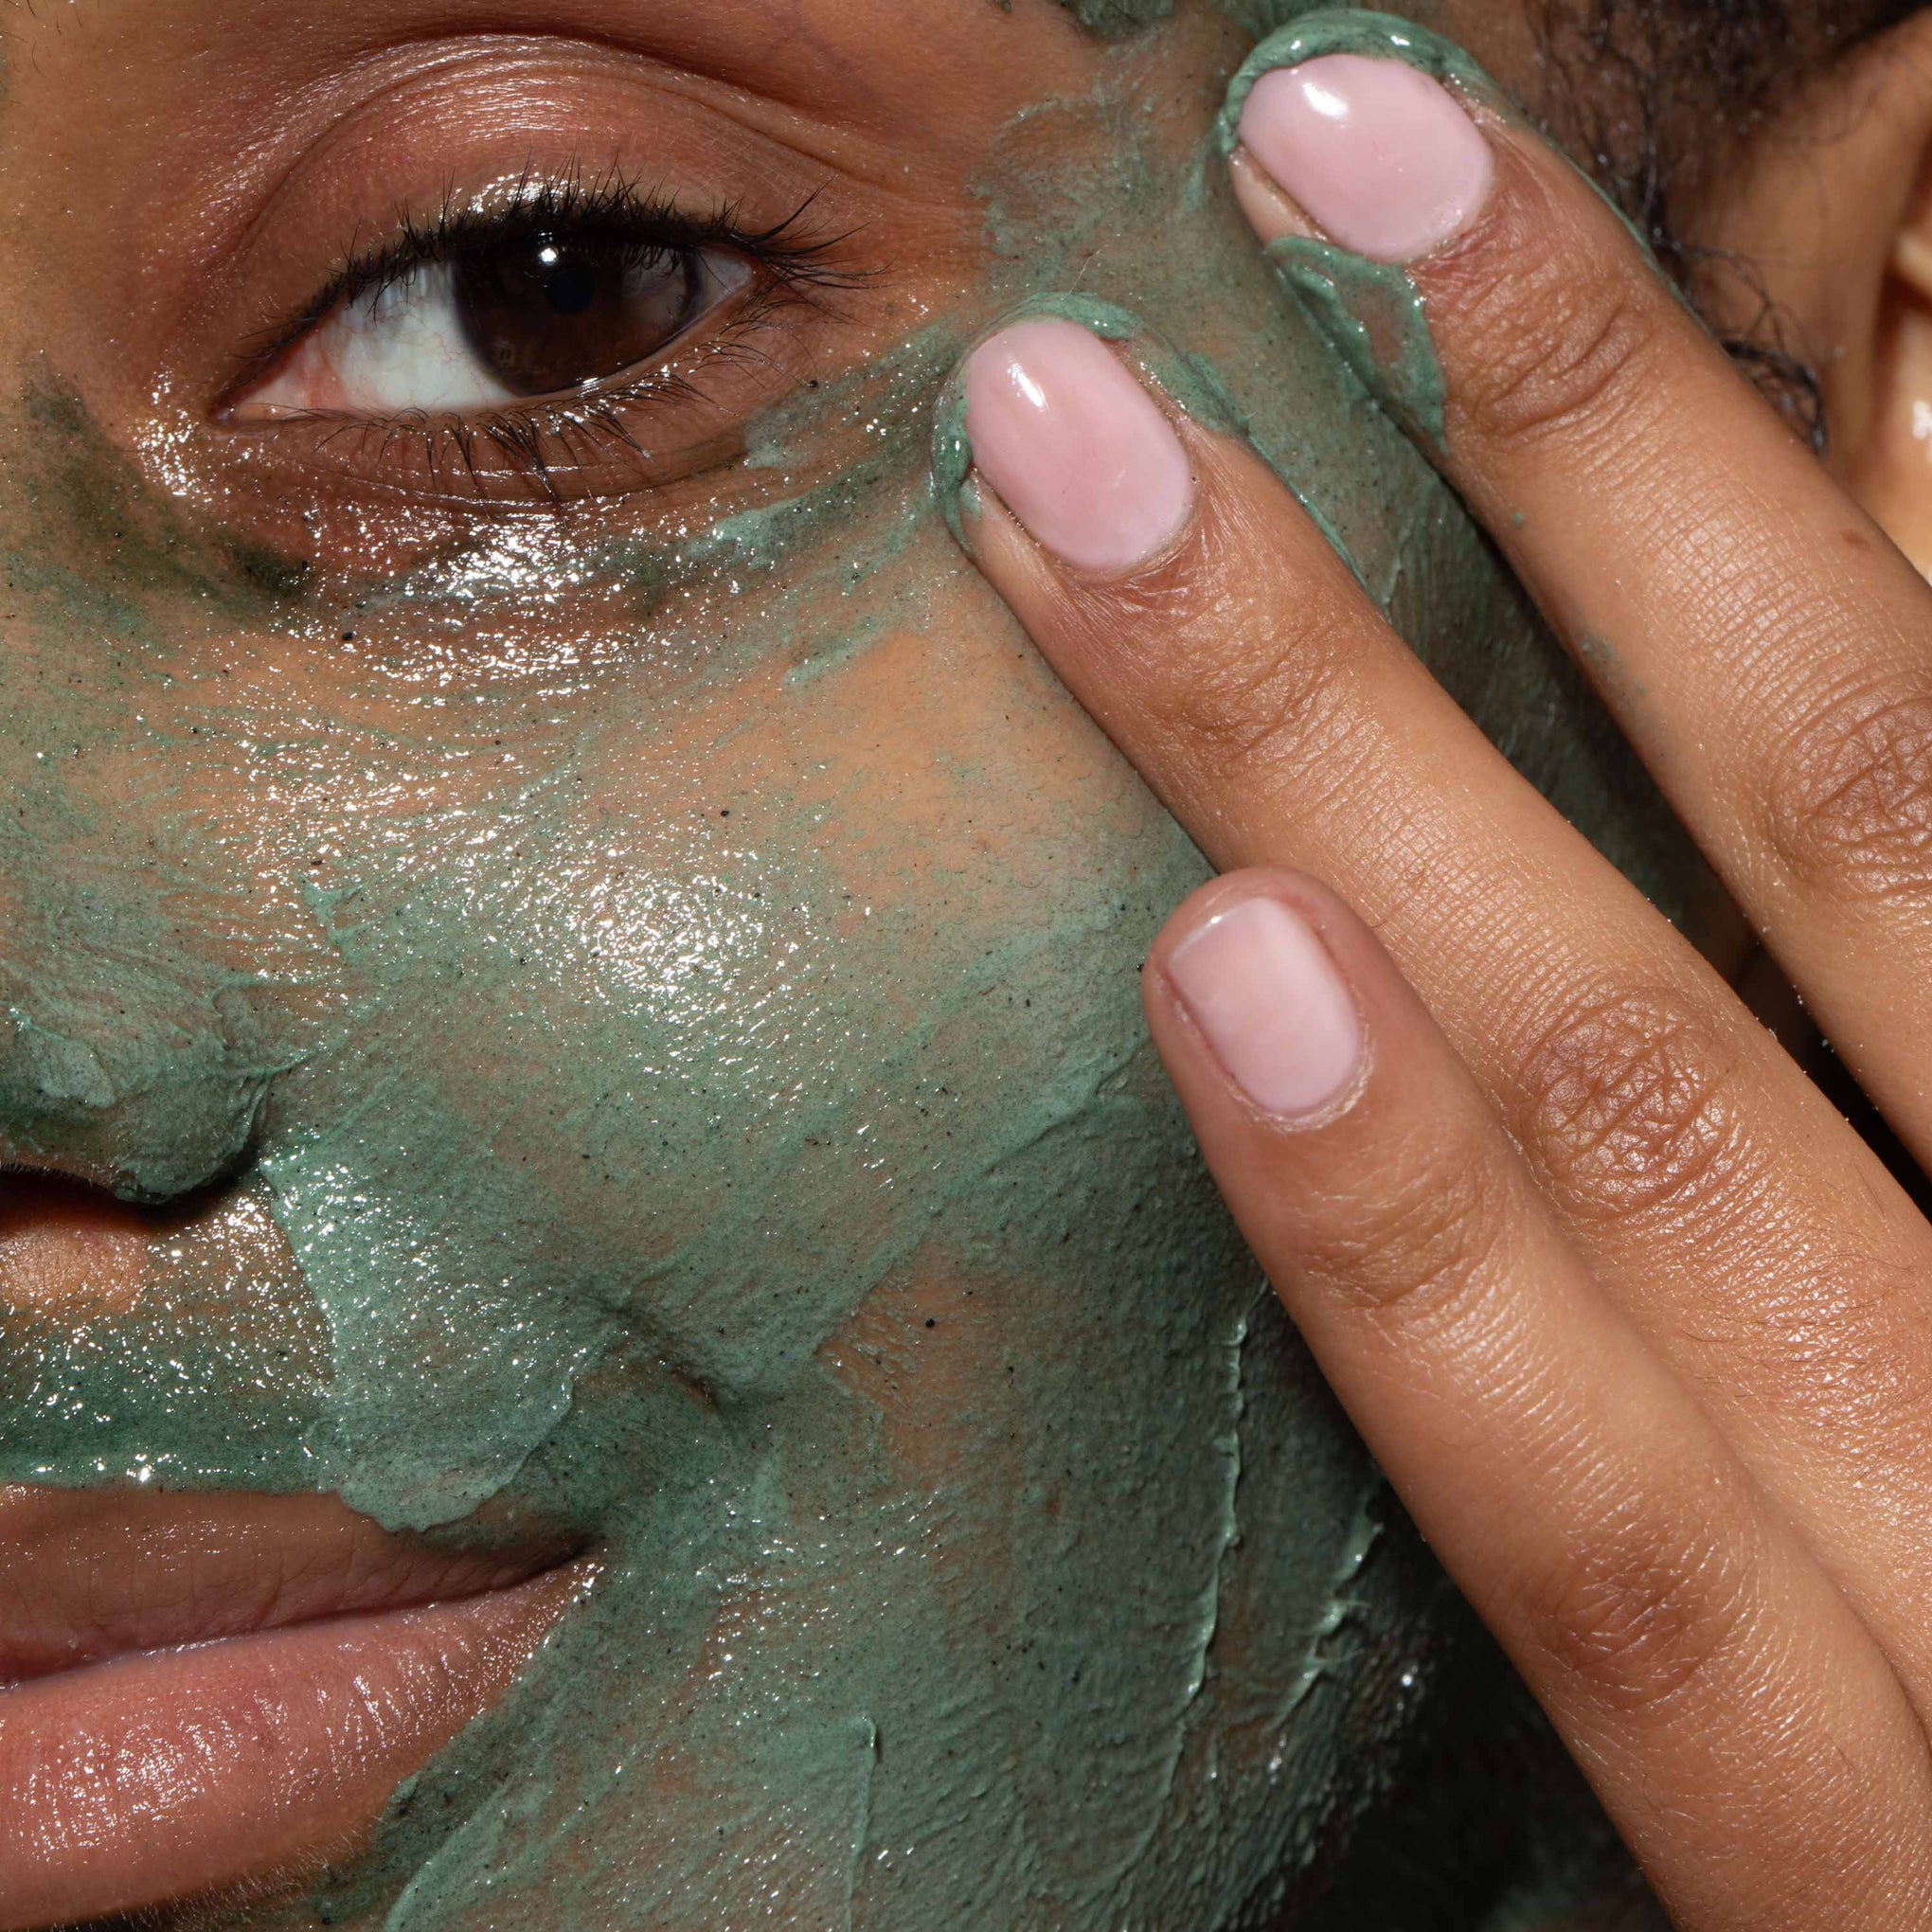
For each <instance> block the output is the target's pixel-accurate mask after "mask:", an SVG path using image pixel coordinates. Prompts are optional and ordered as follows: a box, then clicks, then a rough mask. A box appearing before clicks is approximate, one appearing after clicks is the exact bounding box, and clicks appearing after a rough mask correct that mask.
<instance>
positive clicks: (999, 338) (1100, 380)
mask: <svg viewBox="0 0 1932 1932" xmlns="http://www.w3.org/2000/svg"><path fill="white" fill-rule="evenodd" d="M966 438H967V440H968V442H969V443H971V445H972V447H973V464H974V468H975V470H976V471H977V472H978V473H979V474H980V475H981V476H982V477H984V478H985V480H986V481H987V483H988V484H990V485H991V486H992V488H993V492H994V493H995V494H996V495H997V496H998V497H999V499H1000V500H1001V501H1002V502H1003V503H1004V504H1005V505H1006V506H1007V508H1008V509H1009V510H1011V511H1012V513H1013V514H1014V515H1015V516H1016V517H1018V518H1019V520H1020V522H1021V523H1022V524H1024V525H1025V526H1026V528H1027V529H1028V530H1029V531H1030V532H1031V534H1032V535H1033V537H1034V538H1035V540H1036V541H1037V542H1039V543H1041V544H1043V545H1044V546H1046V547H1047V549H1049V550H1051V551H1052V552H1053V553H1054V555H1055V556H1057V557H1060V558H1062V559H1063V560H1064V562H1066V563H1068V564H1072V565H1073V566H1074V567H1075V568H1076V569H1080V570H1093V571H1107V572H1113V571H1120V570H1126V569H1129V568H1131V567H1132V566H1133V565H1134V564H1143V563H1145V562H1146V561H1147V560H1148V559H1149V558H1151V557H1154V556H1155V555H1157V554H1158V553H1159V552H1160V551H1162V550H1164V549H1166V548H1167V546H1169V545H1170V544H1171V543H1172V541H1173V540H1174V538H1175V537H1176V536H1177V535H1179V533H1180V530H1181V528H1182V526H1183V525H1184V524H1185V523H1186V522H1187V520H1188V516H1189V512H1190V510H1191V509H1192V508H1193V501H1194V478H1193V471H1192V468H1191V466H1190V464H1189V461H1188V453H1187V451H1186V450H1184V449H1183V448H1182V447H1181V439H1180V438H1179V437H1177V436H1176V435H1175V434H1174V431H1173V426H1172V424H1171V423H1170V422H1169V421H1168V420H1167V418H1166V417H1165V416H1163V415H1162V414H1161V412H1160V410H1159V409H1158V408H1157V407H1156V406H1155V405H1154V400H1153V399H1152V398H1151V397H1150V396H1149V395H1148V393H1147V391H1146V390H1145V389H1143V388H1142V387H1141V386H1140V385H1139V384H1138V383H1137V382H1136V381H1135V379H1134V378H1133V376H1132V375H1130V374H1129V373H1128V371H1127V369H1126V368H1125V367H1124V366H1123V365H1122V364H1121V362H1120V360H1119V358H1118V356H1116V355H1115V354H1113V352H1112V351H1111V350H1110V349H1107V347H1106V345H1105V344H1104V343H1102V342H1101V341H1100V338H1099V337H1098V336H1096V335H1094V334H1092V333H1091V332H1090V331H1087V330H1085V329H1082V328H1081V327H1080V326H1079V325H1078V324H1077V323H1073V322H1062V321H1057V320H1051V319H1046V318H1043V319H1041V320H1039V321H1033V322H1016V323H1014V324H1013V325H1012V327H1011V328H1010V329H1003V330H1001V331H1000V332H999V333H998V334H997V335H993V336H990V337H989V338H988V339H987V340H986V341H985V342H982V343H981V344H980V345H979V347H978V348H977V349H975V350H974V351H973V355H972V359H971V360H970V362H969V363H968V364H967V367H966Z"/></svg>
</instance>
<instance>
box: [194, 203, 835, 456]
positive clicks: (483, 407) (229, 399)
mask: <svg viewBox="0 0 1932 1932" xmlns="http://www.w3.org/2000/svg"><path fill="white" fill-rule="evenodd" d="M812 211H813V202H812V200H809V199H808V201H807V202H806V203H804V204H803V205H802V206H800V207H798V208H797V209H796V210H795V211H794V212H793V213H792V214H791V215H790V216H788V217H787V218H786V219H785V220H784V221H782V222H780V223H778V224H774V225H772V226H770V227H767V228H763V229H750V228H748V227H746V226H745V225H744V224H742V222H741V221H740V219H739V217H738V215H737V214H736V212H735V211H734V210H732V209H728V208H725V209H720V210H718V211H715V212H713V213H711V214H708V215H705V216H702V217H697V216H692V215H690V214H689V213H687V212H685V211H684V210H682V209H681V208H679V207H678V206H675V205H673V204H672V203H671V201H669V200H668V199H666V198H663V197H660V196H657V195H653V194H651V193H648V192H646V191H643V190H641V189H640V188H637V187H636V186H635V184H634V183H632V182H630V181H628V180H625V179H623V178H621V177H617V176H611V177H607V178H604V179H601V180H597V181H587V180H585V179H583V178H582V177H581V176H577V175H572V176H568V177H566V178H564V179H563V180H561V181H546V182H529V181H526V182H519V183H517V184H516V185H515V186H514V187H513V188H512V189H511V191H510V194H509V196H508V197H507V198H506V199H504V200H502V201H501V202H499V203H498V204H497V205H496V206H484V207H474V206H473V207H456V206H450V205H447V204H446V205H445V206H443V207H442V208H441V209H439V210H438V214H437V215H436V216H435V217H434V218H433V219H432V220H431V221H429V222H428V223H426V224H406V223H405V224H404V225H403V230H402V232H401V233H400V234H399V235H398V236H397V237H396V238H395V239H394V240H392V241H389V242H388V243H386V244H385V245H384V246H383V247H381V248H379V249H377V250H375V251H374V252H372V253H369V254H367V255H364V256H361V257H358V258H356V259H352V260H351V261H349V263H348V264H347V265H346V266H344V267H343V268H342V269H341V270H340V271H338V272H337V273H336V274H335V275H334V276H333V277H331V279H330V281H329V283H328V284H327V285H326V286H325V288H324V289H323V290H322V291H321V292H320V294H318V295H316V296H315V297H314V298H313V300H311V301H310V302H309V303H308V304H307V305H306V306H305V307H304V309H303V311H302V312H301V313H300V314H299V316H298V317H297V318H296V320H295V322H294V323H293V324H291V325H289V326H288V327H286V328H284V329H281V330H278V331H275V332H273V333H272V334H271V335H270V336H269V337H268V339H267V341H266V343H265V345H264V346H263V347H262V348H261V349H258V350H257V351H256V352H255V353H254V354H253V355H251V356H250V358H249V368H248V371H247V373H246V374H245V375H244V376H243V377H242V378H241V380H240V381H239V382H238V383H237V384H235V385H231V387H230V389H229V391H228V394H227V395H226V396H225V397H224V399H223V401H222V403H220V405H219V406H218V409H217V420H218V421H220V422H221V423H223V424H224V425H227V426H230V427H233V428H236V429H239V430H244V431H250V432H253V433H256V434H264V433H272V432H273V431H275V430H276V429H277V428H288V427H293V428H301V429H306V430H308V431H309V432H310V433H311V434H312V435H313V433H314V431H315V430H316V429H317V428H319V429H320V430H321V432H322V439H323V441H324V442H325V443H326V444H327V445H330V446H332V447H333V448H334V449H335V451H336V453H337V454H338V455H344V454H346V455H347V456H348V458H349V460H350V461H351V463H355V462H358V461H361V462H364V463H365V464H366V466H367V468H368V469H369V470H370V471H371V472H376V471H380V472H381V474H383V476H384V477H385V479H386V480H389V481H392V482H406V480H407V479H406V476H405V474H404V473H403V467H402V466H403V465H405V464H406V465H407V466H409V468H411V469H413V470H414V471H415V473H416V475H417V477H418V479H419V480H423V479H426V480H428V481H429V482H430V483H431V484H433V485H434V486H435V487H436V488H437V489H438V492H440V491H441V490H443V489H444V488H446V487H447V486H448V485H449V484H450V482H451V481H452V480H453V479H454V480H455V481H456V483H457V484H459V485H467V486H468V487H470V488H473V489H474V490H476V491H478V492H487V491H488V490H489V488H490V487H491V485H492V482H493V481H498V480H503V481H509V482H510V483H513V484H520V485H522V486H523V487H524V488H526V489H528V487H530V486H532V485H534V486H535V487H536V488H538V489H539V490H553V491H554V490H556V489H557V487H558V484H559V479H560V477H561V476H562V475H564V474H567V473H570V472H583V471H585V470H587V469H590V468H593V467H606V468H607V467H612V466H614V467H615V476H616V483H617V488H619V489H623V488H635V487H640V486H646V485H649V484H651V483H653V482H657V481H662V480H666V479H668V478H670V477H671V476H675V475H680V474H689V473H690V472H691V471H692V470H693V469H695V468H700V467H704V466H705V465H706V464H707V463H708V462H710V461H715V460H719V459H722V458H723V457H725V456H729V455H730V454H732V453H733V452H732V450H731V448H730V447H729V438H728V435H725V434H722V433H721V432H723V431H724V430H725V424H724V423H723V421H722V420H720V414H719V411H718V410H717V409H716V408H707V404H709V403H712V402H713V400H714V399H713V398H712V397H711V395H710V394H709V391H708V388H707V378H709V377H712V376H715V375H718V374H722V373H723V372H724V371H725V369H726V368H728V367H751V368H753V369H754V370H756V369H757V368H758V367H760V366H766V367H773V368H776V367H777V366H778V365H777V362H776V360H775V357H774V356H773V353H772V350H773V349H774V348H775V347H776V345H775V344H774V342H773V340H772V337H773V333H774V331H782V330H783V329H784V328H785V327H786V326H787V316H788V313H790V312H792V311H794V310H796V308H798V307H800V306H801V305H806V304H814V303H822V302H823V300H824V298H825V297H826V295H828V293H830V292H833V291H840V290H850V289H852V288H854V287H856V286H857V285H858V284H859V283H860V282H861V281H863V280H864V279H865V276H864V274H863V272H861V271H859V270H856V269H853V268H850V267H848V266H847V265H846V263H845V261H844V259H843V254H842V244H843V243H844V242H845V241H847V240H848V239H849V238H847V237H846V236H844V235H838V234H828V233H824V232H820V231H817V230H815V229H814V226H813V224H812V221H811V216H812ZM700 419H708V420H700ZM399 458H400V462H399Z"/></svg>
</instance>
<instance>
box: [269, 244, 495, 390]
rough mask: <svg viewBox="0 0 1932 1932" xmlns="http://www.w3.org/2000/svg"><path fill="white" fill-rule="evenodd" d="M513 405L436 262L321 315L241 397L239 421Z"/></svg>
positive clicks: (451, 281) (449, 273) (449, 275)
mask: <svg viewBox="0 0 1932 1932" xmlns="http://www.w3.org/2000/svg"><path fill="white" fill-rule="evenodd" d="M515 400H516V399H515V397H514V396H513V395H512V394H511V392H510V390H509V389H507V388H506V387H504V385H503V384H502V383H501V382H499V381H498V380H497V379H496V377H495V376H494V375H493V374H492V372H491V370H490V369H489V368H488V367H486V366H485V365H484V363H483V362H482V360H481V359H480V358H479V357H478V355H477V354H476V351H475V350H474V349H473V348H472V347H471V345H470V343H469V340H468V338H467V336H466V335H465V332H464V330H463V322H462V316H461V314H460V313H458V310H457V306H456V272H455V270H454V268H453V267H452V266H451V264H450V263H448V262H440V261H437V262H428V263H425V264H424V265H422V266H421V267H420V268H415V269H412V270H410V272H409V273H408V274H407V275H405V276H401V277H398V278H397V279H396V280H395V281H393V282H387V283H385V284H384V285H383V286H382V287H380V288H374V289H369V290H367V291H366V292H365V293H364V294H362V295H357V296H356V297H355V298H354V300H352V301H349V302H345V303H343V304H342V305H341V306H340V307H339V308H337V309H334V310H332V311H331V313H329V314H328V315H326V316H324V317H323V319H322V320H321V321H320V322H318V323H317V324H316V325H315V327H314V328H313V329H312V330H310V331H309V333H308V334H307V335H306V336H305V337H304V338H303V339H302V341H301V342H300V343H299V344H298V345H297V347H296V349H295V352H294V354H292V355H291V356H290V357H289V359H288V361H287V362H285V363H284V364H283V365H282V367H280V368H279V369H278V370H277V372H276V374H275V375H274V376H273V377H272V378H270V380H269V381H268V382H267V383H265V384H264V385H262V386H261V387H260V388H259V389H258V390H257V391H256V392H255V393H254V395H252V396H251V397H249V399H248V402H247V404H246V413H247V414H248V415H251V416H255V415H261V416H280V415H283V414H309V413H313V412H324V413H327V414H330V415H342V416H375V417H382V416H400V415H407V414H410V413H412V412H415V411H421V412H423V413H425V414H436V413H440V412H448V413H450V414H453V415H454V414H457V413H460V412H462V411H465V410H476V409H493V408H500V407H502V406H503V405H504V404H506V403H512V402H514V401H515Z"/></svg>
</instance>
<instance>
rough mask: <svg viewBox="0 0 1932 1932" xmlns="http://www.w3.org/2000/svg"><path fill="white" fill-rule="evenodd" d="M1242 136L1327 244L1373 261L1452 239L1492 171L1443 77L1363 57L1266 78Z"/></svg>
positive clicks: (1318, 62) (1319, 61) (1334, 57)
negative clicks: (1431, 76)
mask: <svg viewBox="0 0 1932 1932" xmlns="http://www.w3.org/2000/svg"><path fill="white" fill-rule="evenodd" d="M1241 142H1242V146H1243V147H1244V148H1245V149H1246V150H1247V151H1248V152H1249V153H1250V154H1252V155H1253V156H1254V158H1255V159H1256V160H1257V161H1258V162H1260V163H1261V166H1262V167H1263V168H1265V169H1266V170H1267V171H1268V172H1269V174H1271V175H1272V176H1273V177H1274V179H1275V180H1276V182H1277V183H1278V184H1279V186H1280V187H1281V188H1282V189H1283V190H1284V191H1285V192H1286V193H1288V194H1289V195H1290V196H1292V197H1293V198H1294V200H1295V201H1296V202H1297V203H1298V204H1299V205H1300V206H1301V207H1302V208H1303V210H1304V211H1305V212H1306V213H1307V214H1308V215H1309V216H1310V217H1311V218H1312V219H1313V220H1314V221H1315V223H1316V224H1318V225H1319V226H1320V227H1321V229H1322V230H1323V232H1324V233H1325V234H1326V235H1327V236H1328V237H1329V239H1330V240H1331V241H1336V242H1339V243H1340V244H1341V246H1342V247H1344V248H1347V249H1350V250H1351V251H1352V252H1353V253H1354V254H1356V255H1364V256H1367V257H1368V259H1369V260H1370V261H1413V260H1414V259H1416V258H1417V257H1418V256H1422V255H1426V254H1427V253H1428V252H1429V251H1430V249H1432V248H1436V247H1439V246H1440V244H1441V243H1442V242H1444V241H1448V240H1449V238H1450V237H1451V236H1452V235H1456V234H1459V233H1460V232H1461V230H1462V229H1463V228H1465V227H1466V226H1468V224H1469V223H1470V222H1471V221H1472V220H1473V219H1474V218H1475V216H1476V211H1477V210H1478V209H1479V208H1480V207H1481V206H1482V205H1483V203H1484V201H1485V200H1487V199H1488V196H1489V191H1490V183H1491V180H1492V179H1493V178H1494V173H1495V162H1494V157H1493V156H1492V155H1491V153H1490V148H1489V143H1488V142H1487V141H1485V140H1484V139H1483V137H1482V135H1481V134H1479V133H1478V132H1477V131H1476V123H1475V122H1474V121H1472V120H1471V119H1470V118H1469V116H1468V115H1466V114H1465V113H1464V112H1463V111H1462V109H1461V107H1460V106H1458V103H1457V101H1456V98H1455V97H1454V96H1453V95H1452V94H1451V93H1450V92H1449V90H1448V89H1447V88H1446V87H1444V86H1443V85H1442V83H1441V82H1440V80H1432V79H1431V78H1430V77H1429V76H1428V75H1427V74H1424V73H1422V72H1420V71H1419V70H1418V69H1416V68H1414V67H1411V66H1408V65H1406V64H1405V63H1403V62H1401V61H1376V60H1368V59H1365V58H1364V57H1363V56H1362V55H1360V54H1322V55H1319V56H1318V57H1317V58H1316V59H1315V60H1312V61H1304V62H1302V63H1301V64H1300V65H1299V66H1298V67H1277V68H1276V69H1274V71H1273V72H1271V73H1267V74H1263V75H1262V76H1261V79H1260V80H1257V81H1256V82H1255V84H1254V89H1253V91H1252V92H1251V93H1250V94H1249V95H1248V98H1247V104H1246V106H1245V107H1243V109H1242V116H1241Z"/></svg>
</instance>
